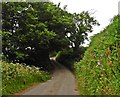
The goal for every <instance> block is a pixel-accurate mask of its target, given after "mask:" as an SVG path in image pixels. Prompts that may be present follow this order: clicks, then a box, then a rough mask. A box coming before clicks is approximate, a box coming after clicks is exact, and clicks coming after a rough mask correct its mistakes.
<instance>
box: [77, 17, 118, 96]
mask: <svg viewBox="0 0 120 97" xmlns="http://www.w3.org/2000/svg"><path fill="white" fill-rule="evenodd" d="M119 18H120V17H119ZM118 20H119V19H118V17H115V18H114V19H113V22H112V23H111V24H110V25H109V26H107V27H106V28H105V29H104V30H103V31H101V33H99V34H96V35H95V36H94V37H92V40H91V43H90V46H89V48H88V49H87V51H86V52H85V55H84V57H83V59H82V60H81V61H80V62H78V63H76V64H75V72H76V77H77V81H78V86H79V90H80V93H81V94H82V95H120V40H119V39H120V37H119V33H118Z"/></svg>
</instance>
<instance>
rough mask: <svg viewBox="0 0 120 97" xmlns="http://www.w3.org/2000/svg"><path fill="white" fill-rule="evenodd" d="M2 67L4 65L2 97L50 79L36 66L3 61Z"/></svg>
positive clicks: (0, 63)
mask: <svg viewBox="0 0 120 97" xmlns="http://www.w3.org/2000/svg"><path fill="white" fill-rule="evenodd" d="M0 65H2V70H1V71H2V95H11V94H14V93H16V92H19V91H21V90H23V89H25V88H26V87H28V86H29V85H31V84H33V83H39V82H44V81H46V80H48V79H49V78H50V76H49V74H48V73H47V72H44V71H41V70H40V68H38V67H35V66H31V67H30V66H27V65H25V64H19V63H17V64H14V63H7V62H5V61H3V62H2V61H1V62H0Z"/></svg>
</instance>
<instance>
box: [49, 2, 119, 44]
mask: <svg viewBox="0 0 120 97" xmlns="http://www.w3.org/2000/svg"><path fill="white" fill-rule="evenodd" d="M50 1H52V2H53V3H54V4H58V3H59V2H60V3H61V6H60V7H61V8H63V6H64V5H67V11H68V12H70V13H75V12H76V13H81V12H82V11H90V12H95V13H94V14H93V15H92V16H94V17H95V19H97V20H98V22H99V23H100V26H96V27H94V31H93V32H92V33H90V34H89V37H90V36H93V35H94V34H97V33H99V32H100V31H102V30H103V29H104V28H105V27H106V26H107V25H109V24H110V21H111V19H112V18H113V17H114V16H115V15H117V14H118V2H119V1H120V0H50ZM88 44H89V42H88V41H85V44H84V45H83V46H87V45H88Z"/></svg>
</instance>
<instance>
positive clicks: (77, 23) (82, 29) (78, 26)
mask: <svg viewBox="0 0 120 97" xmlns="http://www.w3.org/2000/svg"><path fill="white" fill-rule="evenodd" d="M73 22H74V23H73V25H72V27H71V28H70V31H69V30H68V31H67V32H66V33H67V34H70V35H69V36H67V38H68V39H69V40H70V42H71V46H72V48H74V52H75V53H76V54H77V52H78V50H79V47H80V45H81V44H82V43H84V40H85V39H88V33H91V32H92V31H93V26H96V25H99V23H98V21H97V20H96V19H95V18H94V17H92V16H91V15H90V13H89V12H88V11H83V12H81V13H79V14H76V13H74V14H73Z"/></svg>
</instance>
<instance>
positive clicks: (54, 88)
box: [22, 61, 79, 95]
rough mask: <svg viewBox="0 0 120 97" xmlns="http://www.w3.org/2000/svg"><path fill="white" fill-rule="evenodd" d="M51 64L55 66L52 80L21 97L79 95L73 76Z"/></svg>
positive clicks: (65, 69)
mask: <svg viewBox="0 0 120 97" xmlns="http://www.w3.org/2000/svg"><path fill="white" fill-rule="evenodd" d="M52 63H53V64H54V66H55V71H54V73H53V75H52V78H51V79H50V80H48V81H47V82H45V83H41V84H39V85H37V86H36V87H34V88H32V89H31V90H29V91H26V92H25V93H24V94H22V95H79V93H78V91H77V86H76V82H75V78H74V75H73V74H72V73H71V72H70V71H69V70H68V69H67V68H66V67H64V66H63V65H61V64H59V63H58V62H56V61H52ZM56 65H57V66H56Z"/></svg>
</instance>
